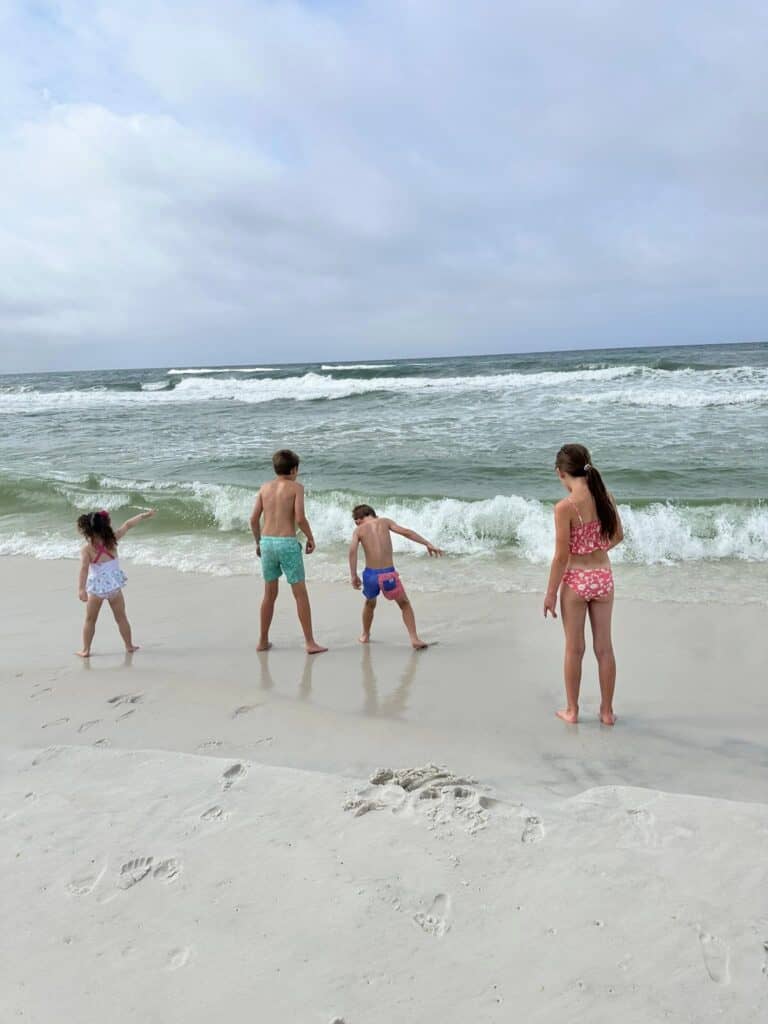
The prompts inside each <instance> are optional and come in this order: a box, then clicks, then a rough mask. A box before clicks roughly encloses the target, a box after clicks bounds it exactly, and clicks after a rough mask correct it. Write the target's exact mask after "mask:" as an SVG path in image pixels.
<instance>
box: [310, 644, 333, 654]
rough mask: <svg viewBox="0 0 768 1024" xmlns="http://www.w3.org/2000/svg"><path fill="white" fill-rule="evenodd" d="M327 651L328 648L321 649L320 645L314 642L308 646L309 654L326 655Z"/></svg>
mask: <svg viewBox="0 0 768 1024" xmlns="http://www.w3.org/2000/svg"><path fill="white" fill-rule="evenodd" d="M327 650H328V648H327V647H321V646H320V644H317V643H315V642H314V641H312V643H311V644H307V654H324V653H325V652H326V651H327Z"/></svg>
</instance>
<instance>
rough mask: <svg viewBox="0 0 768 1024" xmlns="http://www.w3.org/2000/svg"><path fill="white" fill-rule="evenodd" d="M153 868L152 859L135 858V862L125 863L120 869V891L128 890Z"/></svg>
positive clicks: (118, 881) (118, 882)
mask: <svg viewBox="0 0 768 1024" xmlns="http://www.w3.org/2000/svg"><path fill="white" fill-rule="evenodd" d="M154 866H155V862H154V858H153V857H137V858H136V859H135V860H129V861H126V863H125V864H123V866H122V867H121V868H120V877H119V878H118V880H117V884H118V886H119V887H120V888H121V889H130V888H131V886H134V885H136V884H137V883H138V882H140V881H141V880H142V879H144V878H146V877H147V875H148V874H149V872H150V871H151V870H152V868H153V867H154Z"/></svg>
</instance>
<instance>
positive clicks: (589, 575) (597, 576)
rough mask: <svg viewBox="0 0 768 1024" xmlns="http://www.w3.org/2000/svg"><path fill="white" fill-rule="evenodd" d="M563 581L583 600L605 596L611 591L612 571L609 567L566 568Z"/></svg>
mask: <svg viewBox="0 0 768 1024" xmlns="http://www.w3.org/2000/svg"><path fill="white" fill-rule="evenodd" d="M563 583H565V584H566V586H568V587H570V588H571V590H573V591H574V593H576V594H578V595H579V597H580V598H581V599H582V600H583V601H591V600H592V599H593V598H595V597H607V596H608V594H612V593H613V573H612V572H611V570H610V569H566V571H565V574H564V575H563Z"/></svg>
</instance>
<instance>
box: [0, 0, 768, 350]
mask: <svg viewBox="0 0 768 1024" xmlns="http://www.w3.org/2000/svg"><path fill="white" fill-rule="evenodd" d="M767 12H768V8H766V5H765V3H764V2H762V0H753V2H749V0H731V2H730V3H727V4H726V3H723V2H709V0H677V2H676V3H673V4H671V3H669V2H668V0H664V2H657V0H646V2H644V3H637V2H633V3H630V2H621V0H582V2H579V0H564V2H549V0H531V2H521V0H492V2H490V0H472V2H471V3H468V2H467V0H304V2H300V0H292V2H287V0H264V2H262V0H205V2H198V0H180V2H165V0H130V3H128V2H121V0H118V2H114V3H110V4H102V3H99V2H97V0H93V2H90V0H72V2H69V0H61V2H48V0H36V2H28V3H20V2H16V3H9V2H7V0H0V39H2V53H1V54H0V95H2V103H0V369H5V370H15V369H46V368H63V367H107V366H145V365H169V364H174V363H178V362H180V361H181V362H185V363H187V364H193V363H208V362H212V361H215V362H218V363H222V362H225V363H226V362H232V361H235V362H249V361H252V360H258V361H287V360H289V359H292V360H295V361H301V360H304V359H307V360H311V359H318V360H322V359H327V358H338V359H343V358H350V357H351V358H356V357H357V358H359V357H360V356H363V355H364V356H366V357H367V358H371V357H376V356H380V357H389V356H396V355H400V354H403V355H415V354H424V355H426V354H435V355H437V354H450V353H471V352H503V351H532V350H537V349H546V348H572V347H573V348H575V347H589V346H606V345H626V344H675V343H698V342H702V343H704V342H726V341H739V340H765V339H766V338H768V326H767V325H768V319H767V317H768V284H767V279H766V274H765V263H766V249H767V246H766V228H768V202H767V199H768V116H766V110H768V99H766V97H767V96H768V81H767V79H768V62H766V60H765V54H766V44H767V43H768V13H767Z"/></svg>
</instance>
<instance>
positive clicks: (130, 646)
mask: <svg viewBox="0 0 768 1024" xmlns="http://www.w3.org/2000/svg"><path fill="white" fill-rule="evenodd" d="M138 650H139V645H138V644H128V646H127V647H126V648H125V653H126V654H133V652H134V651H138Z"/></svg>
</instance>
